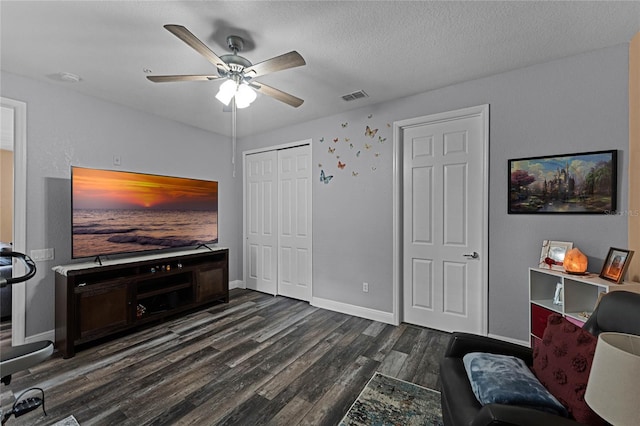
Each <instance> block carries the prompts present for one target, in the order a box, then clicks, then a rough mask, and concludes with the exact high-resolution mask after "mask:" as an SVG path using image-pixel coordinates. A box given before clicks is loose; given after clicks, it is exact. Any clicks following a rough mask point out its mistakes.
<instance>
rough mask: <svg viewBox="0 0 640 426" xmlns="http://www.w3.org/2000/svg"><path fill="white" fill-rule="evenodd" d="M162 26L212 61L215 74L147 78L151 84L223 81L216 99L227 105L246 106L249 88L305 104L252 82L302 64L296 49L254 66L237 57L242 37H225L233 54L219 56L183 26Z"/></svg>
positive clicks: (251, 95)
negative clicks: (233, 102)
mask: <svg viewBox="0 0 640 426" xmlns="http://www.w3.org/2000/svg"><path fill="white" fill-rule="evenodd" d="M164 27H165V28H166V29H167V30H168V31H169V32H170V33H172V34H173V35H175V36H176V37H178V38H179V39H180V40H182V41H183V42H185V43H186V44H187V45H189V46H190V47H191V48H192V49H194V50H195V51H196V52H198V53H200V54H201V55H202V56H204V57H205V58H206V59H207V60H208V61H209V62H211V63H212V64H213V65H214V66H215V67H216V68H217V74H211V75H154V76H147V78H148V79H149V80H151V81H153V82H154V83H167V82H175V81H208V80H217V79H224V80H225V82H224V83H223V84H222V85H221V86H220V91H219V92H218V94H217V95H216V98H217V99H218V100H220V101H221V102H222V103H223V104H225V105H229V103H230V102H231V100H232V99H234V101H235V103H236V106H237V107H238V108H244V107H247V106H249V104H250V103H251V102H253V100H254V99H255V98H256V93H255V92H254V91H253V90H251V89H254V90H256V91H258V92H260V93H262V94H263V95H267V96H270V97H272V98H274V99H277V100H279V101H281V102H284V103H285V104H288V105H291V106H292V107H294V108H297V107H299V106H300V105H302V103H303V102H304V101H303V100H302V99H300V98H298V97H295V96H293V95H290V94H289V93H286V92H283V91H282V90H279V89H276V88H274V87H271V86H267V85H266V84H263V83H260V82H258V81H256V80H254V79H255V78H257V77H260V76H262V75H265V74H269V73H273V72H276V71H282V70H286V69H289V68H295V67H299V66H302V65H305V64H306V62H305V61H304V58H303V57H302V56H300V54H299V53H298V52H296V51H295V50H294V51H291V52H289V53H285V54H283V55H280V56H276V57H275V58H271V59H267V60H266V61H263V62H259V63H257V64H255V65H254V64H252V63H251V62H250V61H249V60H248V59H246V58H243V57H242V56H239V55H238V52H240V51H241V50H242V48H243V47H244V40H243V39H242V37H239V36H233V35H231V36H229V37H227V45H228V47H229V49H230V50H231V51H232V52H233V53H231V54H227V55H223V56H220V57H218V56H217V55H216V54H215V53H213V51H211V49H209V48H208V47H207V46H206V45H205V44H204V43H203V42H201V41H200V40H199V39H198V38H197V37H196V36H194V35H193V34H192V33H191V32H190V31H189V30H188V29H186V28H185V27H183V26H182V25H165V26H164Z"/></svg>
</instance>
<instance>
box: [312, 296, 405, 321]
mask: <svg viewBox="0 0 640 426" xmlns="http://www.w3.org/2000/svg"><path fill="white" fill-rule="evenodd" d="M311 305H312V306H315V307H318V308H322V309H328V310H330V311H335V312H340V313H342V314H348V315H353V316H355V317H360V318H366V319H370V320H373V321H379V322H383V323H385V324H392V325H394V322H393V313H391V312H385V311H379V310H377V309H371V308H363V307H362V306H356V305H350V304H348V303H342V302H336V301H335V300H329V299H322V298H320V297H312V298H311Z"/></svg>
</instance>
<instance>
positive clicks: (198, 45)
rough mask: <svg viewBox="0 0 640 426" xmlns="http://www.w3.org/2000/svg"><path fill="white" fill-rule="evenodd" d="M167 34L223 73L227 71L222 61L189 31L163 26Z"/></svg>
mask: <svg viewBox="0 0 640 426" xmlns="http://www.w3.org/2000/svg"><path fill="white" fill-rule="evenodd" d="M164 27H165V28H166V29H167V30H168V31H169V32H171V33H172V34H173V35H175V36H176V37H178V38H179V39H180V40H182V41H184V42H185V43H187V44H188V45H189V46H190V47H191V48H192V49H194V50H195V51H196V52H198V53H199V54H201V55H202V56H204V57H205V58H206V59H207V60H208V61H209V62H211V63H212V64H213V65H215V66H216V67H218V68H222V69H223V70H225V71H229V67H228V66H227V64H225V63H224V61H223V60H222V59H220V58H219V57H218V55H216V54H215V53H213V52H212V51H211V49H209V47H208V46H207V45H206V44H204V43H203V42H201V41H200V40H199V39H198V37H196V36H194V35H193V34H192V33H191V31H189V30H188V29H186V28H185V27H183V26H182V25H171V24H169V25H165V26H164Z"/></svg>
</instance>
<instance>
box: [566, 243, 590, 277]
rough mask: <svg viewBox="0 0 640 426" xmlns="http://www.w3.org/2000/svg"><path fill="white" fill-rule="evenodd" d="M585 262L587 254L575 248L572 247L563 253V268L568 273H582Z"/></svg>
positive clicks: (584, 268)
mask: <svg viewBox="0 0 640 426" xmlns="http://www.w3.org/2000/svg"><path fill="white" fill-rule="evenodd" d="M587 264H588V260H587V256H585V254H584V253H582V252H581V251H580V250H578V249H577V248H572V249H571V250H569V251H568V252H567V253H566V254H565V255H564V262H563V266H564V270H565V271H567V272H568V273H570V274H584V273H585V272H587Z"/></svg>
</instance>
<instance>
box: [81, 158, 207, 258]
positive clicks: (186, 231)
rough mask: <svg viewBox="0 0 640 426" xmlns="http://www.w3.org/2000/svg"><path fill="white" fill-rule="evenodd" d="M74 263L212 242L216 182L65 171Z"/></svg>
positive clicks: (117, 172)
mask: <svg viewBox="0 0 640 426" xmlns="http://www.w3.org/2000/svg"><path fill="white" fill-rule="evenodd" d="M71 212H72V215H71V216H72V223H71V229H72V237H71V253H72V257H73V258H74V259H77V258H83V257H98V258H99V256H106V255H115V254H122V253H133V252H142V251H151V250H163V249H173V248H178V247H187V246H199V245H202V244H213V243H217V242H218V182H216V181H209V180H199V179H189V178H182V177H172V176H161V175H153V174H146V173H135V172H125V171H118V170H103V169H91V168H85V167H76V166H72V167H71Z"/></svg>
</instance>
